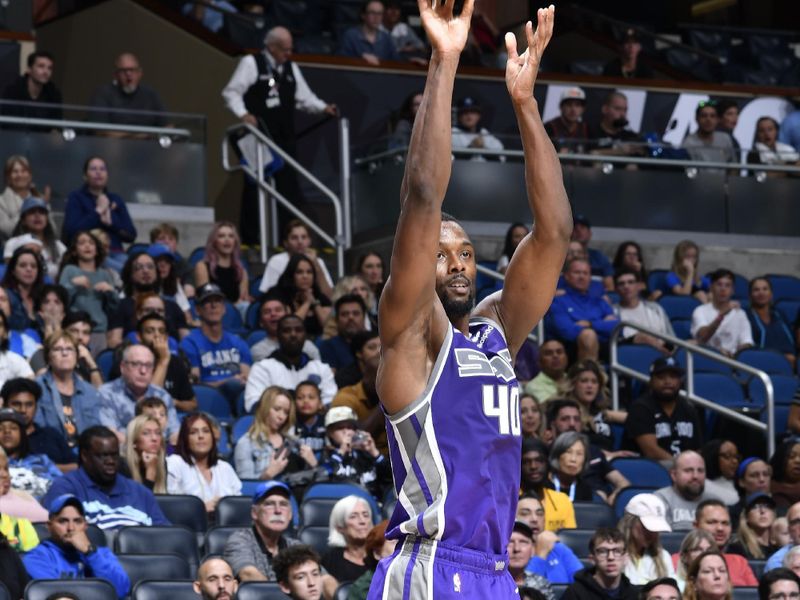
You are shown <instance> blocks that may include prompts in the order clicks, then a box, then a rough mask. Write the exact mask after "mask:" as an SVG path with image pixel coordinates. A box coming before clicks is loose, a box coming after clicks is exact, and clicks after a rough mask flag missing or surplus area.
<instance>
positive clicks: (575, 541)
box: [558, 529, 595, 558]
mask: <svg viewBox="0 0 800 600" xmlns="http://www.w3.org/2000/svg"><path fill="white" fill-rule="evenodd" d="M594 531H595V530H594V529H559V531H558V537H559V539H560V540H561V543H562V544H564V545H565V546H567V548H569V549H570V550H572V552H573V553H574V554H575V556H577V557H578V558H586V557H588V556H589V540H590V539H591V538H592V536H593V535H594Z"/></svg>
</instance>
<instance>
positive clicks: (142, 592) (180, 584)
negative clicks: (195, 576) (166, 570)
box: [131, 579, 197, 600]
mask: <svg viewBox="0 0 800 600" xmlns="http://www.w3.org/2000/svg"><path fill="white" fill-rule="evenodd" d="M164 598H169V600H197V594H195V592H194V587H192V581H191V580H189V579H184V580H180V581H177V580H174V581H155V580H149V579H148V580H145V581H140V582H139V583H137V584H136V586H135V587H134V588H133V593H132V594H131V599H132V600H164Z"/></svg>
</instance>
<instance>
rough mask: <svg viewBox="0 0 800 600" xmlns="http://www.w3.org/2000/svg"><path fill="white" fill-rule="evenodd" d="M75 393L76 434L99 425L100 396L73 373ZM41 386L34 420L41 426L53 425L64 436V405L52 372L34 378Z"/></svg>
mask: <svg viewBox="0 0 800 600" xmlns="http://www.w3.org/2000/svg"><path fill="white" fill-rule="evenodd" d="M72 379H73V381H74V382H75V394H74V395H73V396H72V413H73V419H74V420H75V426H76V427H77V428H78V434H80V433H81V432H82V431H83V430H84V429H87V428H88V427H91V426H93V425H100V424H101V423H100V396H99V395H98V394H97V390H95V389H94V387H92V386H91V384H89V383H86V382H85V381H84V380H83V379H81V378H80V377H78V376H77V375H75V374H74V373H73V375H72ZM36 382H37V383H38V384H39V385H40V386H41V388H42V397H41V399H40V400H39V402H38V407H37V409H36V417H34V421H35V422H36V424H37V425H39V426H41V427H53V428H55V429H56V430H58V431H60V432H61V433H62V434H63V435H65V436H66V433H67V432H66V429H65V428H64V405H63V404H62V403H61V394H60V393H59V392H58V388H56V382H55V380H54V379H53V374H52V373H51V372H50V371H48V372H47V373H45V374H44V375H40V376H39V377H37V378H36Z"/></svg>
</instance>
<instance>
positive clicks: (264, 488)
mask: <svg viewBox="0 0 800 600" xmlns="http://www.w3.org/2000/svg"><path fill="white" fill-rule="evenodd" d="M272 494H280V495H281V496H286V497H287V498H290V497H291V496H292V491H291V490H290V489H289V486H288V485H286V484H285V483H283V482H282V481H265V482H264V483H260V484H259V485H258V487H257V488H256V491H255V492H253V504H258V503H259V502H261V501H262V500H263V499H264V498H266V497H267V496H271V495H272Z"/></svg>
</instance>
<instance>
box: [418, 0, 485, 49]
mask: <svg viewBox="0 0 800 600" xmlns="http://www.w3.org/2000/svg"><path fill="white" fill-rule="evenodd" d="M417 4H418V5H419V16H420V19H421V20H422V27H423V28H424V29H425V33H426V34H427V36H428V41H429V42H430V44H431V48H432V49H433V52H434V53H439V54H443V55H447V54H450V55H455V56H458V55H460V54H461V51H462V50H463V49H464V46H466V44H467V36H468V34H469V24H470V21H471V20H472V11H473V9H474V7H475V0H464V8H463V9H462V10H461V14H460V15H459V16H458V17H454V16H453V4H455V0H417Z"/></svg>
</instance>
